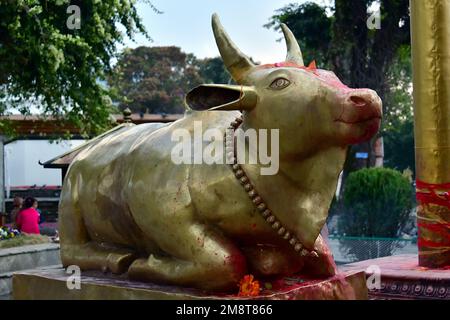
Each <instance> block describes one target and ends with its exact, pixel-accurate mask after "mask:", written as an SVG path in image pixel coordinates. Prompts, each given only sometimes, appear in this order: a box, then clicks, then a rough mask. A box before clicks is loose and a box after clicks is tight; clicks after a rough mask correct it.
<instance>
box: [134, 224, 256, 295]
mask: <svg viewBox="0 0 450 320" xmlns="http://www.w3.org/2000/svg"><path fill="white" fill-rule="evenodd" d="M168 234H170V235H168V236H167V237H166V238H165V239H160V241H159V245H160V246H161V248H162V249H163V250H164V251H165V252H166V253H168V254H169V255H170V256H164V257H161V256H155V255H150V256H149V257H148V259H138V260H136V261H134V262H133V264H132V265H131V267H130V269H129V276H130V278H133V279H138V280H146V281H153V282H158V283H167V284H175V285H182V286H192V287H196V288H201V289H205V290H233V289H234V290H236V288H237V284H238V282H239V280H241V279H242V277H243V276H244V275H245V272H246V269H247V268H246V260H245V257H244V256H243V254H242V253H241V251H240V250H239V249H238V248H237V247H236V246H234V245H233V244H232V243H231V242H230V241H229V240H227V239H226V238H225V237H224V236H223V235H221V234H219V233H218V232H215V231H212V230H209V229H206V227H205V226H204V225H199V224H187V223H186V224H183V225H177V228H171V230H170V231H169V230H168Z"/></svg>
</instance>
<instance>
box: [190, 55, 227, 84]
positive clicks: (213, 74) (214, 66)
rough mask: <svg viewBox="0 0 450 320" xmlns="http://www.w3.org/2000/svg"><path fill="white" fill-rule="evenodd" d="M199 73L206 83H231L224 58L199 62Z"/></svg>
mask: <svg viewBox="0 0 450 320" xmlns="http://www.w3.org/2000/svg"><path fill="white" fill-rule="evenodd" d="M197 63H198V66H199V73H200V76H201V77H202V78H203V81H204V82H205V83H229V82H230V81H231V76H230V74H229V73H228V71H227V69H226V68H225V65H224V64H223V61H222V58H220V57H215V58H206V59H203V60H198V62H197Z"/></svg>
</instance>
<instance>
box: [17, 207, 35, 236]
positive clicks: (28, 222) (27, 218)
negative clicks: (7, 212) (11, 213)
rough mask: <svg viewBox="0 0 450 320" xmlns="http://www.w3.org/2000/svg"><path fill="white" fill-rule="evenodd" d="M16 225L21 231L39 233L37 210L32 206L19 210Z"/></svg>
mask: <svg viewBox="0 0 450 320" xmlns="http://www.w3.org/2000/svg"><path fill="white" fill-rule="evenodd" d="M17 227H18V228H19V230H20V231H21V232H25V233H35V234H39V212H37V210H36V209H34V208H27V209H23V210H22V211H20V213H19V216H18V218H17Z"/></svg>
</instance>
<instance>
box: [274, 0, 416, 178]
mask: <svg viewBox="0 0 450 320" xmlns="http://www.w3.org/2000/svg"><path fill="white" fill-rule="evenodd" d="M330 2H331V3H334V6H329V7H325V6H320V5H318V4H315V3H310V2H309V3H304V4H300V5H299V4H290V5H288V6H286V7H284V8H281V9H279V10H277V12H276V14H275V15H274V16H272V17H271V19H270V21H269V23H268V24H267V25H266V27H269V28H270V27H274V28H276V26H277V25H278V24H279V23H280V22H284V23H286V24H287V25H288V26H289V28H290V29H291V30H292V32H293V33H294V35H295V36H296V38H297V39H298V40H299V43H300V44H301V47H302V51H303V52H304V57H305V59H306V60H308V59H316V60H317V61H318V62H319V63H318V65H319V67H321V68H330V69H331V70H333V71H334V72H335V73H336V74H337V75H338V77H339V78H341V79H342V80H343V82H344V83H346V84H348V85H349V86H350V87H354V88H371V89H374V90H376V91H377V92H378V94H379V95H380V97H381V98H382V100H383V102H384V103H383V109H384V110H383V111H384V114H385V115H386V117H385V121H386V122H385V124H384V126H385V127H386V124H388V126H389V128H387V129H384V132H387V131H389V130H390V129H391V128H393V127H396V126H397V124H398V121H396V120H395V118H396V117H397V118H398V117H399V115H398V114H399V113H401V114H402V115H403V116H406V117H407V119H403V120H402V121H406V122H405V123H407V122H408V121H410V119H411V116H412V113H411V112H410V108H411V103H410V101H411V95H410V90H405V87H406V86H407V85H409V84H410V72H409V70H408V68H409V67H408V66H407V63H409V62H407V59H406V53H407V52H408V50H410V28H409V26H410V23H409V19H410V18H409V1H408V0H378V1H374V0H355V1H348V0H334V1H330ZM374 4H378V5H379V6H380V12H381V16H380V19H381V21H380V23H381V29H373V30H371V29H369V28H368V26H367V19H368V18H369V14H368V13H367V12H368V9H369V8H371V6H372V5H374ZM400 100H402V103H399V101H400ZM407 100H408V101H407ZM401 123H402V125H403V124H404V122H401ZM397 132H398V131H396V130H390V131H389V135H390V136H389V139H387V143H388V144H389V145H390V146H389V147H388V148H390V150H395V147H398V144H397V143H396V141H401V140H402V139H403V138H405V139H409V138H410V137H412V136H408V137H402V138H401V139H397V138H394V137H393V136H394V135H395V134H396V133H397ZM373 142H374V140H372V141H371V142H370V143H365V144H362V145H359V146H354V147H353V148H352V150H351V152H349V155H350V156H349V157H348V161H347V163H346V166H345V169H346V170H345V171H346V172H347V173H348V172H350V171H351V170H352V168H354V167H357V165H355V164H356V162H355V161H354V157H352V156H351V155H354V154H355V153H356V152H368V153H369V157H370V162H369V163H368V165H373V164H374V162H375V157H374V155H373V153H372V146H371V145H372V144H373ZM393 143H394V144H395V146H394V145H393ZM408 156H410V154H408ZM393 161H394V159H393V158H391V159H390V161H389V164H390V165H393V166H394V167H402V166H403V164H401V165H399V164H397V163H392V162H393ZM412 162H413V159H412V158H409V163H412Z"/></svg>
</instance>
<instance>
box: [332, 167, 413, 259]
mask: <svg viewBox="0 0 450 320" xmlns="http://www.w3.org/2000/svg"><path fill="white" fill-rule="evenodd" d="M413 195H414V193H413V189H412V186H411V184H410V182H409V181H408V179H407V178H406V177H404V176H403V175H402V174H401V173H400V172H398V171H396V170H392V169H387V168H370V169H362V170H359V171H356V172H353V173H351V174H350V175H349V177H348V178H347V181H346V184H345V190H344V194H343V199H342V201H343V208H344V212H343V213H342V214H341V215H340V217H339V220H338V225H337V227H338V231H339V233H340V234H341V235H345V236H347V237H349V236H350V237H365V238H366V237H368V238H375V237H383V238H397V237H398V236H399V235H400V232H401V231H402V230H403V228H404V227H405V225H406V223H407V221H408V218H409V214H410V212H411V209H412V206H413V203H414V202H413ZM343 242H344V243H342V244H343V245H344V246H345V247H347V249H348V250H349V252H348V253H350V254H353V255H355V256H357V258H358V259H369V258H374V257H376V256H387V255H390V254H391V252H392V250H393V248H394V247H395V245H396V243H395V242H393V241H389V245H387V243H383V245H382V246H380V241H378V242H375V241H364V245H363V246H361V244H358V245H359V248H357V247H356V246H357V244H354V245H352V244H351V243H347V242H348V241H347V242H345V241H343ZM353 242H354V241H353ZM366 242H372V243H374V246H375V247H374V248H371V245H369V244H368V243H366ZM374 252H375V253H374Z"/></svg>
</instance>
